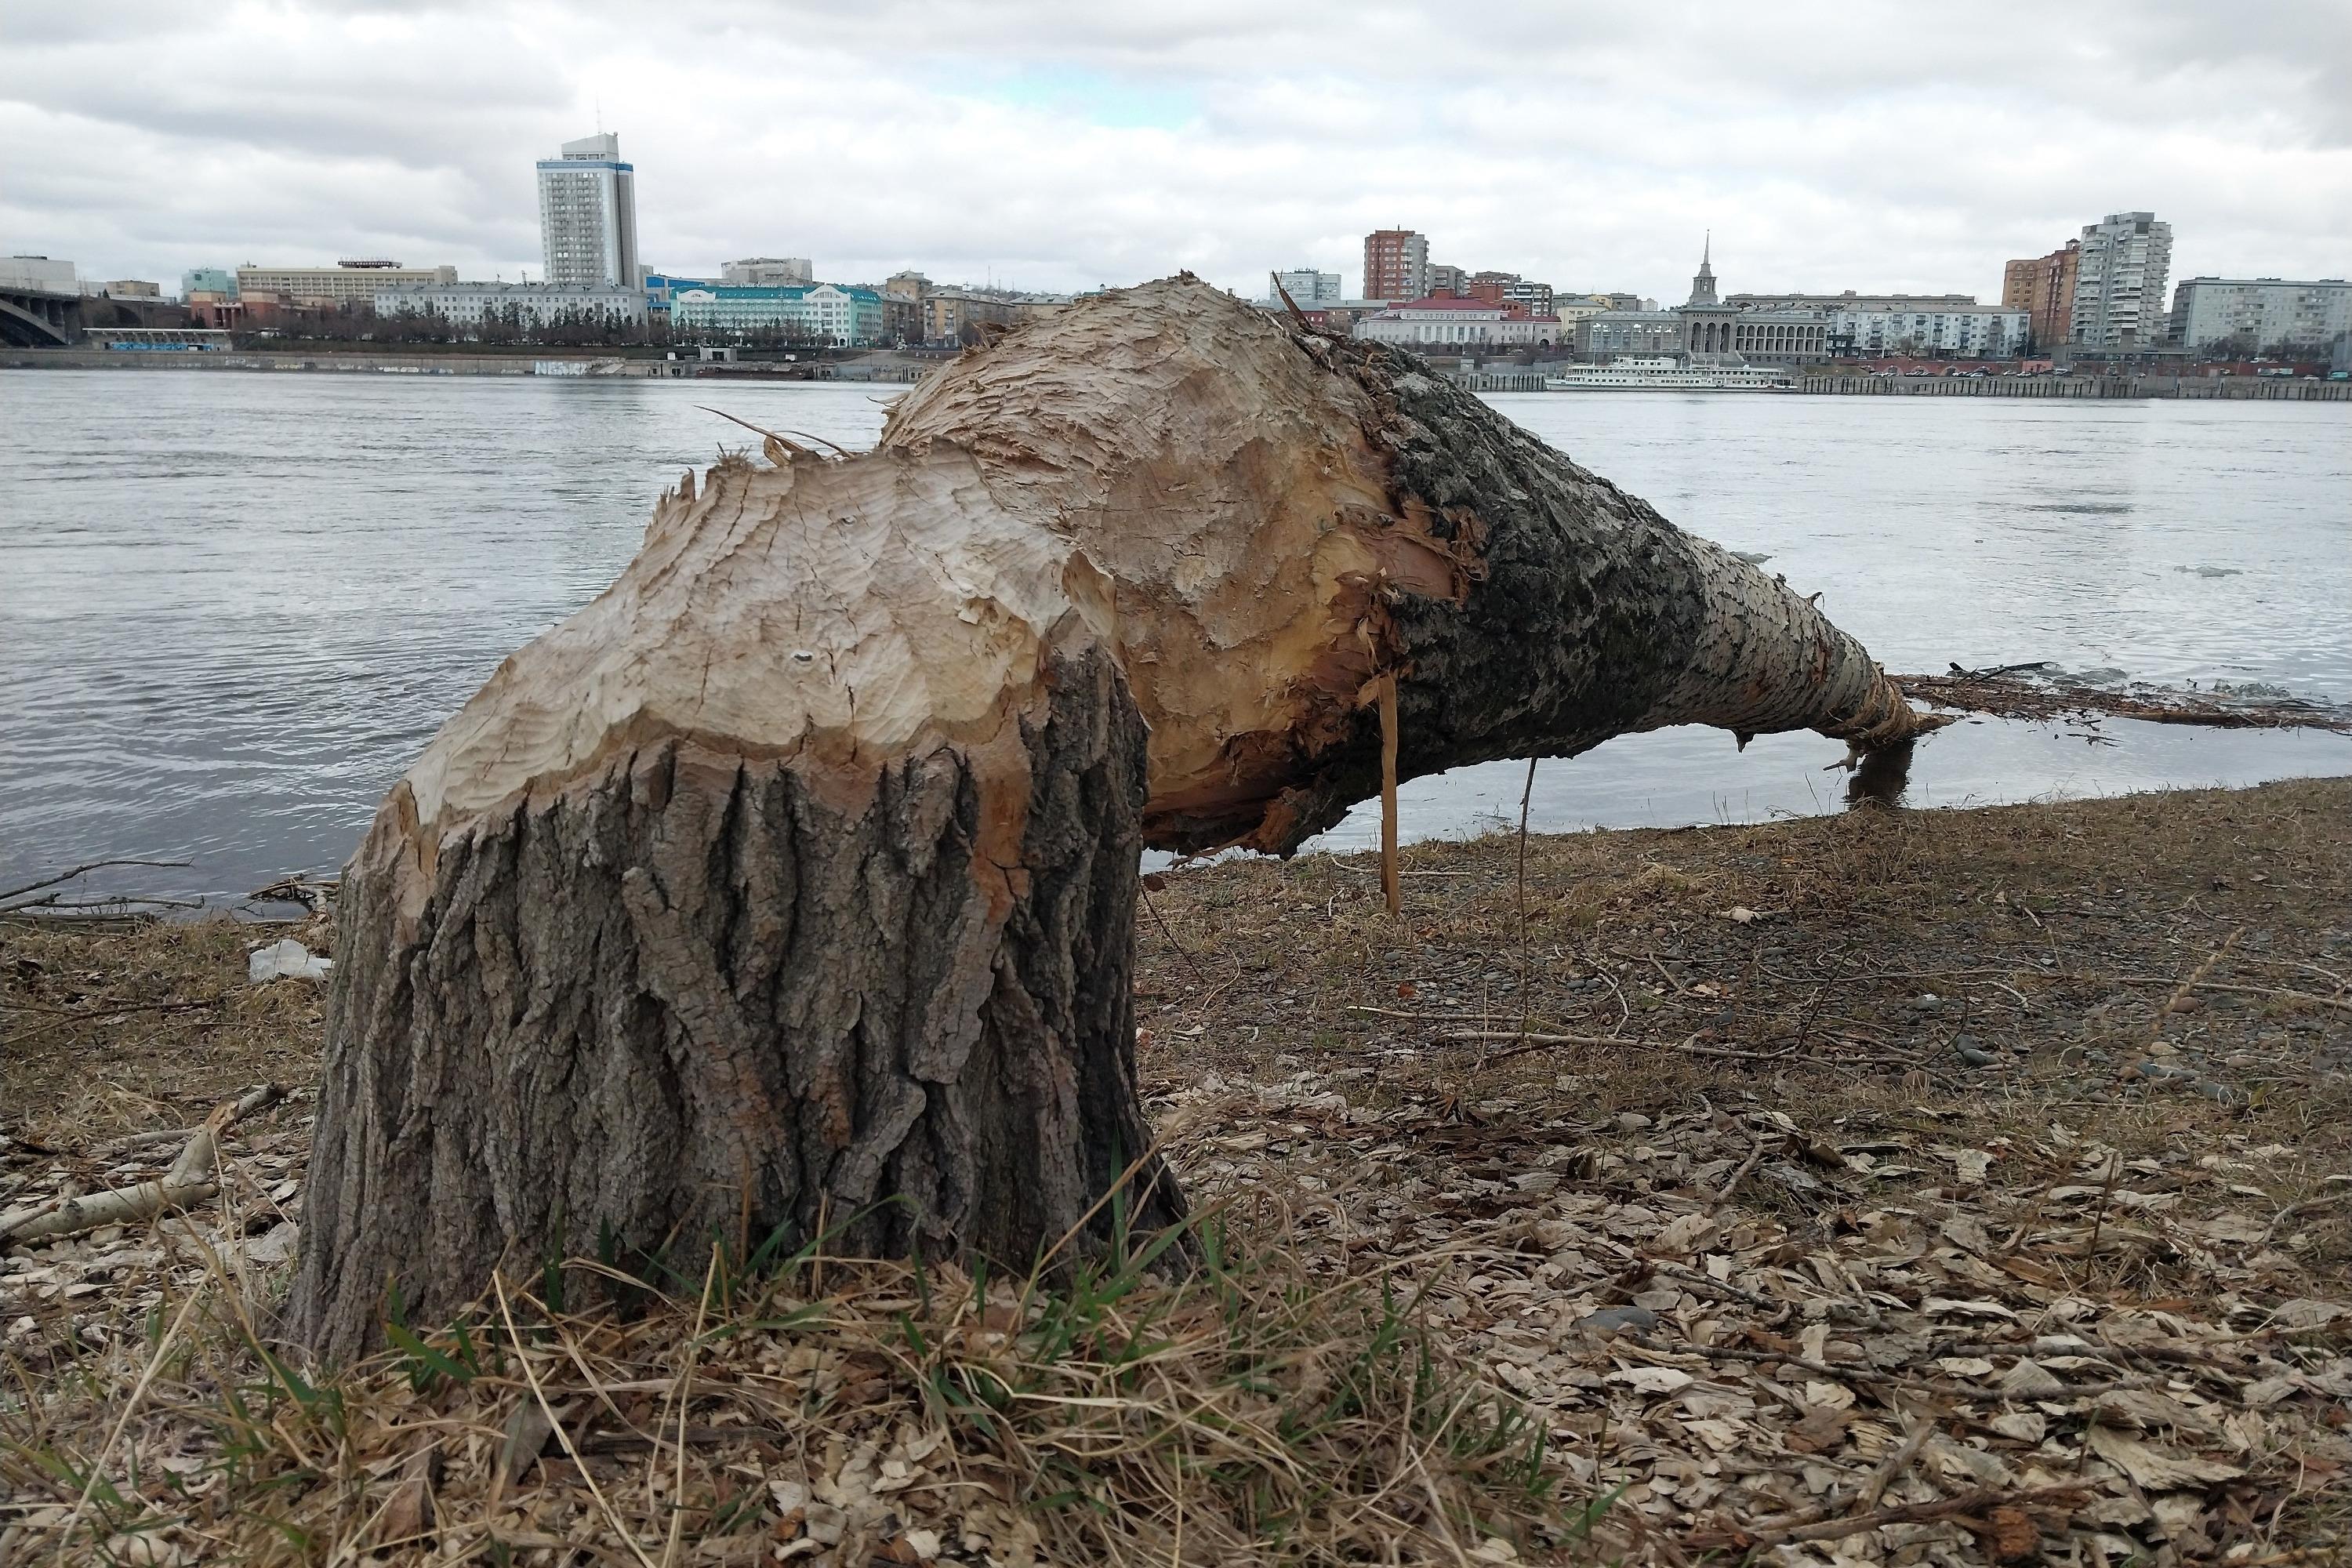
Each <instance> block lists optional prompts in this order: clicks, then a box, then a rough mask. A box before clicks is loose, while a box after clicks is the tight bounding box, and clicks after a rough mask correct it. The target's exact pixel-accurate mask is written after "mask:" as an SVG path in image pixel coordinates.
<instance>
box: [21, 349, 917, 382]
mask: <svg viewBox="0 0 2352 1568" xmlns="http://www.w3.org/2000/svg"><path fill="white" fill-rule="evenodd" d="M938 363H939V362H938V357H937V356H935V355H919V354H899V353H887V352H879V353H870V354H861V355H858V356H856V357H855V358H849V359H829V358H814V357H813V358H811V359H810V360H808V361H806V362H793V363H787V362H783V361H779V360H711V361H704V360H701V359H698V358H697V357H696V356H695V353H694V351H693V350H691V349H687V350H681V351H680V357H678V358H677V359H667V358H664V357H662V356H661V355H659V354H652V353H646V352H645V351H643V350H638V351H635V352H631V353H619V352H614V353H596V352H594V351H583V350H579V349H516V350H511V351H509V352H506V353H453V352H449V351H447V350H444V351H440V352H432V351H426V350H418V351H415V352H408V353H404V352H401V351H398V350H373V351H371V350H358V349H351V348H341V347H338V348H318V349H301V348H293V349H278V350H261V349H235V350H225V351H220V352H205V353H161V352H155V353H114V352H110V351H108V350H105V349H15V348H8V349H0V370H131V371H155V372H173V371H247V372H295V373H310V374H323V375H434V376H443V375H446V376H478V375H490V376H514V375H551V376H594V377H596V378H598V379H600V380H622V381H696V380H730V381H756V382H761V383H765V384H778V385H782V384H790V383H793V382H824V381H855V382H889V383H904V384H912V383H914V382H918V381H920V380H921V379H922V378H923V377H924V376H926V375H928V374H930V372H931V371H932V370H933V369H934V368H936V366H937V364H938Z"/></svg>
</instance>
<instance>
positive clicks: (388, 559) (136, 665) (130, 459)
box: [0, 371, 2352, 904]
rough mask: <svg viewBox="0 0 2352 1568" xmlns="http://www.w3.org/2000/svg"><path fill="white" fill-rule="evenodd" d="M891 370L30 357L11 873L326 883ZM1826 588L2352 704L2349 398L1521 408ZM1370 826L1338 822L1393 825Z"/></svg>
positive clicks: (1588, 814)
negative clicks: (745, 491)
mask: <svg viewBox="0 0 2352 1568" xmlns="http://www.w3.org/2000/svg"><path fill="white" fill-rule="evenodd" d="M897 392H898V389H897V388H888V387H877V388H873V389H867V388H864V387H857V386H850V385H840V384H834V385H796V386H764V385H760V384H750V383H745V382H701V383H677V382H658V381H584V380H567V379H552V378H551V379H543V380H542V379H537V378H517V379H511V380H509V379H493V378H457V377H451V378H441V377H433V378H420V377H414V376H391V375H323V374H277V375H265V374H235V373H226V372H223V373H209V374H206V373H193V372H191V373H181V374H171V373H165V372H144V373H130V372H104V371H92V372H68V371H16V372H7V371H0V430H5V433H6V438H5V442H0V888H7V887H13V886H16V885H17V884H19V883H21V882H25V881H29V880H31V879H34V878H35V877H37V876H41V875H44V874H46V873H48V872H52V871H55V870H57V869H59V868H63V867H66V866H68V865H72V864H76V863H79V862H81V861H87V860H94V859H99V858H105V857H133V858H145V859H153V860H184V861H187V862H190V864H189V865H188V866H187V867H185V868H123V869H120V870H117V871H114V872H110V873H107V874H104V875H103V876H102V877H100V878H93V879H91V880H92V882H93V884H94V885H97V886H100V887H105V888H111V889H129V890H138V891H142V892H147V893H156V894H166V895H172V896H177V897H184V898H190V899H197V898H201V899H205V900H210V901H212V902H215V903H230V904H234V903H236V902H237V901H238V900H240V899H241V898H242V896H243V895H244V894H245V893H247V891H249V890H250V889H254V888H256V887H258V886H260V885H261V884H263V883H265V882H268V881H269V880H272V879H276V878H278V877H279V876H281V875H284V874H286V873H288V872H293V871H310V872H331V871H332V870H333V869H334V868H336V867H338V866H339V865H340V864H341V861H342V860H343V858H345V857H346V856H347V855H348V854H349V853H350V851H351V849H352V846H353V844H354V843H355V841H356V838H357V835H358V833H359V830H360V829H361V827H362V826H363V825H364V824H365V822H366V820H367V817H368V815H369V813H370V812H371V811H372V810H373V806H374V805H375V802H376V800H377V799H378V797H379V796H380V795H382V794H383V791H384V789H385V788H386V787H387V786H388V785H389V784H391V783H392V781H393V780H394V778H395V777H396V776H397V775H398V774H399V773H400V771H401V770H402V768H403V767H404V766H405V765H406V763H408V761H409V760H410V759H411V758H412V757H413V756H414V755H415V752H416V751H417V750H418V748H419V747H421V746H422V745H423V744H424V743H425V740H426V738H427V737H428V736H430V735H431V734H432V732H433V731H434V730H435V729H436V727H437V726H438V725H439V724H440V722H441V721H442V720H443V719H445V718H446V716H447V715H448V714H449V713H450V712H451V711H452V710H455V709H456V708H457V705H458V704H459V703H460V702H462V701H463V700H465V699H466V697H467V695H468V694H469V693H471V692H472V691H473V689H475V688H476V687H477V686H478V684H479V683H480V682H481V681H482V679H484V678H485V677H486V676H488V674H489V672H490V670H491V669H492V668H495V667H496V666H497V664H498V662H499V659H500V658H503V657H504V656H505V655H506V654H507V653H509V651H511V650H512V649H513V648H515V647H519V646H520V645H521V644H522V643H524V642H526V641H528V640H529V639H530V637H533V636H535V635H536V634H538V633H539V632H541V631H542V630H544V629H545V628H546V627H547V626H551V625H552V624H553V623H555V622H556V621H558V620H560V619H562V617H563V616H565V615H567V614H569V613H570V612H571V611H572V609H574V608H576V607H577V606H578V605H581V604H582V603H583V602H585V601H586V600H587V599H589V598H590V597H592V596H593V595H595V594H596V593H597V592H598V591H599V590H601V589H602V588H603V587H604V585H605V584H607V583H608V582H610V581H611V580H612V578H613V576H614V574H615V573H617V572H618V571H619V570H620V568H621V567H622V565H623V564H624V563H626V562H627V560H628V559H629V557H630V555H631V554H632V553H633V552H635V549H636V546H637V542H638V540H639V537H640V535H641V533H642V531H643V529H644V524H645V520H646V515H647V511H648V510H649V508H650V506H651V504H652V501H653V498H654V496H655V495H656V493H657V492H658V491H659V489H661V488H662V487H663V486H664V485H666V484H671V483H675V482H676V480H677V478H678V475H679V474H680V472H682V471H683V470H684V469H685V468H687V467H688V466H689V465H696V466H701V465H707V464H708V463H709V460H710V459H711V458H712V457H713V455H714V454H715V452H716V450H717V449H718V448H719V447H720V446H722V445H723V446H728V447H735V446H740V444H742V442H743V441H744V440H745V439H747V438H748V437H746V436H745V433H744V432H743V431H741V430H740V429H739V428H738V427H737V426H733V425H730V424H728V423H727V422H726V421H724V420H722V419H719V418H718V417H716V416H713V415H711V414H709V413H706V412H704V411H702V409H701V408H699V407H698V406H697V405H704V404H707V405H712V406H715V407H720V408H725V409H727V410H728V411H729V412H730V413H733V414H737V415H740V416H742V417H743V418H746V419H749V420H751V421H752V422H754V423H756V424H761V425H765V426H772V427H788V428H791V429H794V430H801V431H805V432H808V433H809V434H811V435H814V436H819V437H825V438H827V439H829V440H833V441H836V442H839V443H841V444H842V445H844V446H848V447H857V446H860V445H864V444H867V443H870V442H871V441H872V439H873V437H874V436H875V433H876V432H877V430H878V428H879V427H880V424H881V419H882V414H883V409H884V406H885V405H887V401H888V399H889V398H890V397H891V396H892V395H895V394H896V393H897ZM1492 401H1493V402H1494V403H1495V405H1496V406H1497V407H1499V408H1501V409H1502V410H1503V411H1504V412H1505V413H1506V414H1507V415H1508V416H1510V417H1512V418H1513V419H1516V420H1517V421H1518V422H1519V423H1521V424H1522V425H1524V426H1527V427H1528V429H1530V430H1532V431H1534V432H1535V433H1536V434H1537V435H1538V436H1540V437H1543V438H1544V439H1546V440H1548V441H1550V442H1552V443H1553V444H1555V445H1557V446H1559V447H1561V448H1562V449H1564V450H1566V451H1567V452H1569V453H1570V455H1571V456H1573V457H1574V458H1576V459H1577V460H1578V461H1579V462H1580V463H1583V464H1584V465H1586V466H1587V467H1589V468H1593V469H1595V470H1596V471H1598V472H1600V473H1601V474H1604V475H1606V476H1608V477H1609V478H1610V479H1613V480H1615V481H1616V482H1617V483H1618V484H1620V485H1622V487H1624V488H1625V489H1630V490H1632V491H1633V492H1634V493H1636V494H1638V495H1642V496H1644V497H1646V498H1647V499H1648V500H1651V501H1652V502H1654V504H1656V505H1657V507H1658V508H1659V509H1660V510H1662V511H1664V513H1665V514H1666V515H1667V516H1668V517H1670V518H1672V519H1674V520H1675V521H1676V522H1678V523H1680V524H1682V525H1683V526H1684V527H1685V528H1688V529H1691V530H1692V531H1696V532H1699V533H1703V534H1706V535H1707V536H1709V537H1711V538H1714V539H1717V540H1719V541H1721V542H1724V543H1725V544H1727V545H1729V546H1731V547H1732V548H1734V549H1737V550H1742V551H1748V552H1755V553H1759V554H1763V555H1768V556H1769V558H1770V560H1769V569H1770V570H1773V571H1776V572H1781V573H1784V574H1787V576H1788V579H1789V581H1790V583H1792V584H1797V585H1798V586H1800V587H1801V588H1802V589H1803V590H1804V591H1805V592H1808V593H1811V592H1813V591H1815V590H1820V591H1821V592H1822V595H1824V597H1823V600H1822V603H1823V605H1824V607H1825V608H1826V609H1828V610H1829V612H1830V613H1831V614H1832V616H1834V617H1835V618H1836V619H1837V620H1838V622H1839V623H1840V624H1841V625H1843V626H1845V627H1847V628H1848V629H1849V630H1851V631H1853V633H1855V634H1856V635H1857V636H1859V637H1861V638H1862V639H1863V640H1864V642H1865V643H1866V644H1868V646H1869V647H1871V649H1872V650H1873V651H1874V653H1875V654H1876V655H1877V656H1878V657H1879V658H1881V659H1882V660H1883V661H1884V662H1885V664H1886V666H1887V667H1888V668H1891V669H1925V670H1940V669H1942V668H1945V666H1946V665H1947V664H1948V663H1950V662H1954V661H1957V662H1958V663H1961V664H1964V665H1969V666H1972V667H1974V666H1982V665H1992V664H2006V663H2012V662H2017V661H2020V660H2024V659H2053V660H2056V661H2058V662H2059V663H2061V664H2062V665H2063V666H2065V667H2066V668H2070V669H2074V670H2094V669H2095V670H2105V671H2111V672H2115V673H2116V674H2117V675H2121V676H2128V677H2130V678H2132V679H2147V680H2157V681H2168V682H2179V681H2189V680H2196V681H2200V682H2211V681H2230V682H2247V681H2259V682H2263V683H2267V684H2270V685H2274V686H2277V687H2280V688H2283V689H2287V690H2289V691H2292V692H2294V693H2296V694H2298V695H2303V696H2310V697H2325V698H2332V699H2336V700H2347V699H2352V406H2347V405H2293V404H2284V405H2282V404H2252V403H2169V402H2155V403H2122V402H2084V403H2074V402H2041V401H2025V400H2016V401H2012V400H2007V399H1996V398H1967V399H1946V398H1912V397H1883V398H1832V397H1819V398H1815V397H1801V396H1776V397H1733V396H1712V397H1684V396H1675V395H1662V394H1629V395H1610V394H1580V395H1541V394H1532V395H1500V396H1496V397H1495V398H1493V399H1492ZM1842 753H1843V748H1842V747H1841V746H1839V745H1838V744H1837V743H1835V742H1829V741H1824V740H1822V739H1821V738H1820V737H1819V736H1814V735H1787V736H1767V737H1764V738H1761V739H1759V741H1758V742H1756V743H1754V744H1753V745H1751V746H1749V747H1748V750H1747V752H1745V753H1742V754H1735V753H1734V752H1733V749H1732V743H1731V740H1730V738H1729V737H1728V736H1727V735H1724V734H1722V733H1720V732H1719V731H1711V730H1675V731H1663V732H1661V733H1657V734H1653V735H1643V736H1629V737H1625V738H1622V739H1621V740H1617V741H1613V742H1610V743H1609V744H1608V745H1606V746H1604V747H1602V748H1601V749H1600V750H1599V751H1597V752H1591V753H1589V754H1588V755H1586V756H1584V757H1581V758H1578V759H1575V760H1573V761H1554V762H1548V763H1544V764H1542V766H1541V767H1540V769H1539V770H1538V778H1537V783H1536V788H1535V795H1534V803H1533V809H1532V816H1533V822H1534V826H1536V827H1537V828H1538V829H1539V830H1566V829H1573V828H1581V827H1588V826H1674V825H1678V824H1685V823H1696V822H1724V821H1752V820H1759V819H1761V818H1764V817H1767V816H1773V815H1776V814H1783V813H1809V812H1818V811H1827V810H1834V809H1837V808H1838V807H1839V806H1840V805H1841V804H1842V801H1843V783H1842V781H1841V779H1840V777H1839V775H1837V774H1835V773H1824V772H1823V771H1822V769H1823V767H1824V765H1825V764H1828V763H1834V762H1835V761H1836V760H1837V759H1838V757H1839V756H1840V755H1842ZM1525 772H1526V770H1525V767H1524V765H1523V764H1516V763H1494V764H1489V765H1486V766H1484V767H1478V768H1467V769H1463V770H1460V771H1458V772H1456V773H1449V774H1445V775H1444V776H1442V777H1435V778H1428V779H1422V780H1417V781H1414V782H1412V783H1411V784H1407V785H1406V786H1405V788H1404V789H1403V791H1402V821H1403V826H1404V828H1405V830H1406V832H1407V834H1408V835H1409V836H1412V837H1426V836H1432V835H1458V834H1463V833H1469V832H1476V831H1481V830H1483V829H1485V828H1487V827H1491V826H1494V825H1495V824H1496V822H1497V821H1498V820H1501V819H1505V818H1508V819H1512V820H1516V817H1517V809H1518V798H1519V791H1520V787H1521V784H1523V782H1524V778H1525ZM2346 772H2352V739H2347V738H2345V737H2341V736H2336V735H2327V734H2315V733H2304V732H2263V733H2245V732H2234V733H2232V732H2215V731H2184V730H2178V729H2166V728H2162V727H2159V726H2154V725H2147V724H2137V723H2128V722H2114V721H2110V722H2108V723H2106V724H2105V725H2103V726H2100V727H2099V729H2098V730H2097V731H2088V730H2085V729H2084V728H2083V727H2081V726H2077V725H2067V724H2054V725H2053V724H2044V725H2028V724H2014V723H1991V722H1985V723H1978V724H1972V725H1960V726H1955V727H1954V728H1952V729H1950V730H1947V731H1943V732H1941V733H1939V734H1937V735H1936V736H1934V737H1932V738H1931V739H1930V740H1928V741H1927V742H1925V743H1924V744H1923V745H1922V746H1921V748H1920V752H1919V755H1918V759H1917V762H1916V765H1915V768H1914V771H1913V775H1912V784H1911V790H1910V794H1909V796H1908V799H1909V800H1910V801H1911V803H1912V804H1915V805H1931V806H1941V805H1970V804H1989V803H1993V802H2002V801H2017V800H2027V799H2035V798H2045V797H2051V796H2070V795H2097V794H2105V793H2113V792H2116V791H2122V790H2130V789H2142V788H2149V787H2156V786H2164V785H2183V786H2188V785H2203V784H2247V783H2253V782H2256V781H2259V780H2262V779H2267V778H2277V777H2284V776H2293V775H2298V774H2316V773H2346ZM1372 837H1373V822H1372V818H1371V816H1370V815H1369V814H1368V813H1366V812H1364V811H1359V812H1358V813H1357V814H1356V816H1353V817H1351V818H1350V819H1349V821H1348V822H1347V823H1346V824H1344V825H1342V826H1340V827H1339V828H1338V829H1336V830H1335V831H1334V832H1333V833H1332V834H1331V835H1329V836H1328V837H1327V839H1326V840H1324V841H1323V842H1324V844H1325V845H1326V846H1327V847H1337V848H1351V847H1360V846H1362V845H1364V844H1367V843H1369V842H1370V841H1371V839H1372Z"/></svg>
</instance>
